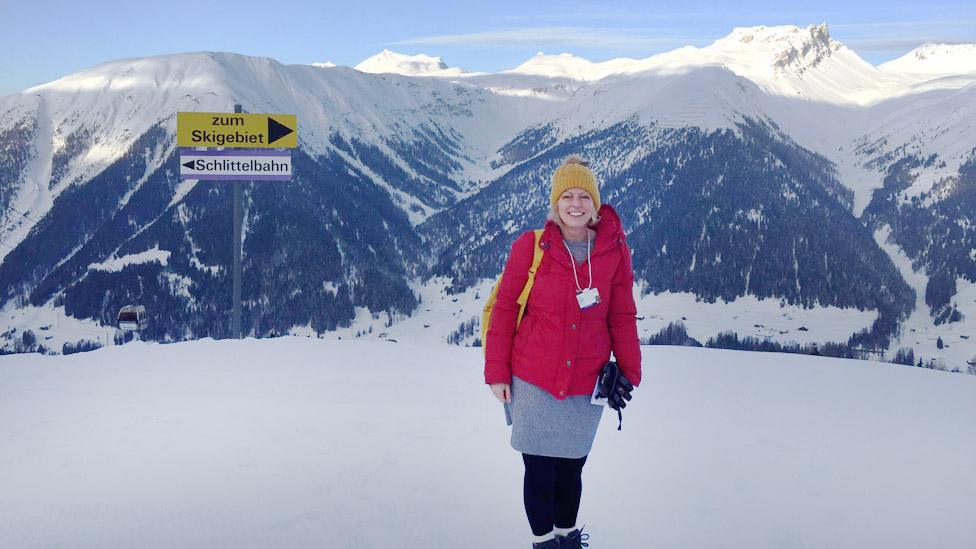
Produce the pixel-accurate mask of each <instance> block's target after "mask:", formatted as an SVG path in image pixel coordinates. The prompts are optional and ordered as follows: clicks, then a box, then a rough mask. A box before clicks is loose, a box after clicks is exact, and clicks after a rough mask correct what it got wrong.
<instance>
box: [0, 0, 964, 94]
mask: <svg viewBox="0 0 976 549" xmlns="http://www.w3.org/2000/svg"><path fill="white" fill-rule="evenodd" d="M822 22H826V23H828V24H829V26H830V33H831V36H833V38H834V39H835V40H839V41H841V42H843V43H844V44H846V45H847V46H848V47H850V48H851V49H853V50H854V51H856V52H857V53H858V54H860V55H861V57H863V58H864V59H865V60H867V61H868V62H871V63H874V64H878V63H881V62H884V61H887V60H890V59H894V58H895V57H898V56H900V55H902V54H904V53H906V52H908V51H910V50H911V49H913V48H914V47H916V46H918V45H920V44H922V43H925V42H948V43H960V42H976V2H973V1H972V0H969V1H950V2H941V1H940V0H935V2H934V3H929V4H927V5H923V4H922V3H921V2H918V1H917V0H914V1H906V0H890V1H884V2H882V1H869V2H854V1H846V2H842V1H835V0H825V1H816V2H803V3H795V4H791V3H788V2H782V1H765V0H742V1H740V2H734V3H733V2H730V3H718V2H700V1H697V0H683V1H680V2H672V1H666V2H665V1H653V2H602V3H595V2H573V1H562V2H554V1H544V2H526V1H524V0H522V1H508V0H502V1H491V2H465V1H463V0H454V1H438V2H432V1H422V2H417V1H414V2H409V1H398V2H370V1H349V0H347V1H345V2H342V3H337V2H329V1H325V2H321V1H320V2H315V1H311V0H274V1H269V0H266V1H264V2H257V1H254V0H241V1H238V2H233V3H230V2H216V1H214V2H201V1H200V0H195V1H192V2H191V1H187V0H170V1H167V2H158V3H155V4H142V3H138V2H132V0H126V1H121V0H105V1H98V0H94V1H91V2H67V1H61V2H54V1H50V0H33V1H32V0H0V51H2V52H3V54H2V55H0V74H2V75H3V76H2V81H0V95H6V94H9V93H15V92H18V91H21V90H23V89H25V88H27V87H30V86H33V85H36V84H40V83H43V82H47V81H50V80H54V79H56V78H58V77H60V76H64V75H66V74H69V73H71V72H75V71H78V70H81V69H84V68H86V67H90V66H93V65H97V64H99V63H102V62H105V61H111V60H114V59H121V58H129V57H143V56H149V55H159V54H167V53H179V52H187V51H201V50H215V51H232V52H237V53H243V54H246V55H260V56H267V57H272V58H275V59H277V60H278V61H281V62H283V63H313V62H318V61H327V60H328V61H332V62H334V63H337V64H340V65H350V66H352V65H356V64H357V63H359V62H360V61H362V60H363V59H365V58H367V57H369V56H371V55H373V54H375V53H377V52H379V51H380V50H382V49H383V48H388V49H391V50H394V51H399V52H402V53H408V54H416V53H426V54H429V55H436V56H440V57H441V58H443V59H444V61H445V62H446V63H447V64H448V65H451V66H456V67H463V68H465V69H467V70H470V71H498V70H504V69H508V68H512V67H515V66H517V65H518V64H520V63H521V62H523V61H525V60H526V59H528V58H529V57H530V56H531V55H533V54H534V53H536V52H538V51H545V52H546V53H561V52H570V53H573V54H576V55H579V56H582V57H586V58H588V59H591V60H593V61H603V60H606V59H611V58H614V57H635V58H641V57H647V56H648V55H652V54H654V53H658V52H662V51H668V50H672V49H674V48H677V47H680V46H684V45H692V46H699V47H700V46H706V45H708V44H710V43H711V42H712V41H714V40H716V39H718V38H721V37H722V36H725V35H726V34H728V33H729V32H730V31H731V30H732V29H733V28H734V27H741V26H754V25H786V24H789V25H797V26H801V27H805V26H807V25H810V24H817V23H822Z"/></svg>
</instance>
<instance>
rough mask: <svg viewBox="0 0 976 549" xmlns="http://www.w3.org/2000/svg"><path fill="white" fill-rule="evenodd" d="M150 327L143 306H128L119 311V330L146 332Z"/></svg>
mask: <svg viewBox="0 0 976 549" xmlns="http://www.w3.org/2000/svg"><path fill="white" fill-rule="evenodd" d="M148 326H149V319H148V318H147V317H146V308H145V307H143V306H142V305H126V306H125V307H122V308H121V309H119V328H120V329H122V330H126V331H139V330H145V329H146V328H147V327H148Z"/></svg>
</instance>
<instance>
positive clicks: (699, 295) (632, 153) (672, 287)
mask: <svg viewBox="0 0 976 549" xmlns="http://www.w3.org/2000/svg"><path fill="white" fill-rule="evenodd" d="M369 61H370V63H369V64H367V66H366V67H365V68H370V70H376V71H377V72H380V73H381V74H373V73H370V72H364V71H362V70H354V69H350V68H347V67H327V68H326V67H316V66H307V65H288V66H286V65H282V64H280V63H277V62H275V61H273V60H270V59H264V58H252V57H244V56H239V55H234V54H225V53H195V54H183V55H174V56H163V57H154V58H147V59H135V60H124V61H117V62H112V63H107V64H104V65H100V66H98V67H94V68H92V69H89V70H86V71H81V72H79V73H77V74H73V75H69V76H67V77H65V78H63V79H60V80H58V81H55V82H52V83H50V84H46V85H43V86H38V87H36V88H32V89H30V90H26V91H25V92H23V93H21V94H15V95H12V96H7V97H4V98H0V144H2V145H0V147H2V148H0V174H2V175H3V185H2V186H0V204H2V205H3V206H4V209H3V211H2V212H0V239H2V240H0V242H2V243H3V246H2V247H0V254H2V255H0V257H2V259H3V261H2V263H0V284H2V287H3V289H4V294H3V295H2V296H0V301H2V302H3V303H4V305H3V307H4V309H3V311H4V314H7V315H8V319H9V320H8V321H9V323H10V329H7V330H5V332H4V334H3V335H4V337H5V338H6V340H7V341H8V344H7V346H8V348H13V347H14V346H15V344H14V340H17V341H18V343H17V345H19V347H18V348H22V349H24V348H29V347H30V346H28V345H25V343H24V341H23V339H24V336H23V333H24V330H25V329H26V328H28V327H30V328H32V336H31V337H34V338H36V336H37V335H38V334H39V333H40V332H39V330H40V327H41V326H48V327H49V328H48V330H46V331H47V332H48V333H47V334H41V337H40V338H39V339H37V340H36V341H33V343H34V344H35V345H34V346H35V347H36V344H44V341H47V342H48V343H47V345H46V347H47V348H51V347H52V346H55V347H56V346H58V345H57V344H58V343H59V342H68V343H70V342H72V341H76V340H78V339H83V338H81V337H74V336H72V337H71V338H68V337H61V336H54V335H52V333H53V330H54V329H55V328H56V329H61V330H62V331H64V333H68V332H70V331H71V330H73V329H75V328H67V327H68V326H78V325H77V322H79V321H78V320H74V319H72V318H71V317H74V318H77V319H90V320H88V321H86V322H91V321H94V322H95V325H96V326H97V325H98V323H101V324H106V325H107V324H111V322H112V316H113V314H114V311H117V310H118V307H120V306H121V305H122V304H125V303H127V302H130V301H138V302H142V303H145V304H148V305H149V306H150V309H151V310H152V311H153V313H152V314H153V328H152V329H151V330H150V333H149V334H147V335H148V336H149V337H152V338H155V339H164V340H166V339H169V340H178V339H185V338H194V337H202V336H205V335H214V336H220V335H222V334H223V333H224V330H225V325H226V319H225V315H226V311H227V308H228V307H229V298H228V297H227V295H225V294H226V292H227V277H228V273H227V271H226V265H227V264H228V262H229V252H230V250H229V246H228V243H229V241H230V237H229V230H230V227H229V224H230V223H229V218H227V216H229V215H230V214H229V210H228V204H229V203H228V202H227V201H228V200H229V198H228V195H227V190H226V187H224V186H221V185H220V184H214V183H197V182H194V181H188V182H181V181H179V180H178V178H177V177H176V175H175V174H177V173H178V170H177V167H176V158H177V156H176V152H175V143H174V139H173V133H174V129H175V127H174V124H175V122H174V119H175V113H176V112H178V111H182V110H202V111H227V110H230V108H231V107H232V106H233V105H234V104H235V103H236V104H242V105H244V107H245V109H246V110H247V111H251V112H288V113H296V114H297V115H298V120H299V149H298V150H296V152H295V155H296V160H295V177H294V179H293V181H292V182H291V183H288V184H282V185H265V184H256V185H254V186H251V187H249V188H248V189H247V191H246V204H247V206H246V213H245V231H246V234H245V240H244V252H245V253H244V257H245V295H246V296H250V297H246V298H245V300H246V302H245V310H246V315H247V318H245V326H246V330H247V331H248V332H249V333H253V334H257V335H265V334H270V333H282V332H285V331H292V332H300V333H321V332H322V331H324V330H329V331H335V330H340V331H344V333H347V334H348V335H350V336H358V335H364V334H369V333H381V332H384V333H392V330H393V329H394V326H395V325H396V324H397V323H398V322H406V321H407V320H406V319H407V318H408V317H409V319H410V321H418V322H420V323H422V324H424V325H427V326H441V327H442V328H443V329H441V328H438V329H437V333H436V334H434V337H435V339H438V338H439V339H440V340H443V339H450V340H452V341H455V342H463V343H471V342H472V341H473V334H474V333H475V332H476V330H473V329H472V326H473V322H475V320H473V319H474V318H475V317H477V316H478V315H477V311H478V310H479V303H478V301H479V300H480V296H481V295H482V294H483V293H484V285H485V284H486V282H487V281H488V280H490V279H491V278H493V277H494V275H495V274H496V273H497V272H498V270H499V269H500V267H501V262H502V260H503V258H504V256H505V253H506V251H507V246H508V244H509V243H510V242H511V240H512V239H514V238H515V236H517V234H518V231H519V230H521V229H524V228H530V227H533V226H537V225H538V224H539V223H541V220H542V218H543V217H544V211H545V203H544V202H545V201H544V192H543V189H544V187H545V186H546V185H547V181H548V177H549V174H550V173H551V171H552V169H553V167H554V166H555V165H556V163H558V162H559V160H560V158H562V157H563V156H565V155H566V154H568V153H570V152H582V153H583V154H584V155H586V156H588V157H589V158H591V160H593V167H594V169H595V170H596V172H597V174H598V175H599V176H600V178H601V180H602V181H603V185H604V186H605V195H606V197H607V199H608V201H609V202H610V203H613V204H615V205H616V206H617V207H618V209H619V210H620V211H621V213H622V214H623V218H624V222H625V225H626V226H627V227H626V228H627V230H628V233H629V234H630V239H631V245H632V247H633V249H634V258H635V267H636V268H637V270H638V272H639V276H640V278H641V280H640V284H639V291H638V293H639V295H638V299H639V300H640V302H641V307H642V318H643V320H642V322H643V324H642V336H646V337H647V338H648V340H651V339H653V338H654V337H656V336H655V334H657V333H658V332H659V331H662V330H663V329H664V328H666V327H667V325H668V324H669V323H670V322H672V321H682V322H683V323H684V329H686V330H687V332H688V334H690V336H691V337H692V338H694V339H697V340H699V341H700V342H702V343H705V342H706V340H714V343H715V344H724V343H722V342H721V341H726V340H721V341H719V339H716V338H717V337H718V336H719V334H720V332H727V331H733V332H735V333H736V334H738V336H739V337H742V338H745V337H747V336H749V337H753V338H759V340H761V341H766V342H767V343H769V344H771V345H772V344H776V345H794V344H798V345H809V344H812V343H820V344H821V345H824V344H827V343H831V344H836V345H839V346H838V347H836V349H835V351H836V352H839V353H853V352H855V351H854V350H857V351H856V352H857V353H859V354H857V356H867V355H868V354H870V353H875V354H874V355H873V356H875V357H877V356H879V355H880V354H881V353H885V355H884V356H885V358H887V359H891V358H893V356H894V353H895V351H896V350H897V349H898V348H900V347H905V348H906V351H907V349H914V350H915V351H916V353H917V354H918V356H921V357H924V358H925V359H926V360H930V359H933V358H942V359H944V360H945V361H946V364H947V365H949V364H951V365H952V367H958V368H961V369H963V370H964V369H965V361H966V360H969V359H971V358H973V355H976V341H973V340H970V339H969V338H968V336H967V333H968V332H971V331H972V329H971V326H972V325H973V324H972V322H974V321H976V310H974V309H973V308H972V306H971V304H970V302H972V300H971V299H970V300H968V301H967V297H966V296H968V295H969V294H968V293H967V292H969V289H968V288H969V286H968V285H969V284H972V283H974V282H976V257H973V254H972V253H971V250H972V249H973V246H974V243H976V237H974V227H976V220H974V219H973V212H974V211H976V208H970V204H971V198H970V196H971V189H972V188H973V185H974V184H976V183H974V181H973V177H974V176H973V174H974V171H973V170H972V168H971V166H972V165H973V164H974V163H976V150H974V149H973V147H972V143H974V142H976V135H974V134H973V132H974V131H976V130H974V129H973V128H974V127H976V125H974V124H973V120H974V118H976V114H974V111H973V105H974V104H976V101H974V94H976V85H974V84H973V83H972V82H971V81H970V80H967V78H969V77H968V76H967V75H966V74H965V71H963V70H960V75H958V76H956V77H947V76H945V75H944V74H941V73H940V75H939V76H938V77H937V78H934V79H929V80H924V79H919V78H918V77H917V76H913V77H908V76H904V75H899V74H892V73H889V72H884V71H881V70H879V69H878V68H875V67H872V66H870V65H868V64H867V63H865V62H864V61H863V60H861V59H860V58H859V57H857V55H856V54H855V53H854V52H852V51H851V50H849V49H848V48H846V47H845V46H844V45H843V44H840V43H838V42H837V41H835V40H833V39H832V38H831V37H830V36H829V33H828V31H827V28H826V26H825V25H817V26H811V27H807V28H806V29H802V28H797V27H753V28H742V29H736V30H735V31H733V32H732V33H731V34H730V35H729V36H727V37H725V38H723V39H721V40H718V41H716V42H715V43H714V44H712V45H711V46H708V47H705V48H690V47H686V48H680V49H678V50H675V51H673V52H668V53H664V54H659V55H656V56H651V57H649V58H646V59H643V60H626V59H616V60H612V61H608V62H604V63H590V62H589V61H586V60H583V59H580V58H577V57H573V56H571V55H559V56H545V55H540V56H536V57H534V58H533V59H531V60H529V61H528V62H527V63H525V64H523V65H522V66H520V67H518V68H517V69H515V70H512V71H505V72H501V73H497V74H473V73H464V72H462V71H460V70H453V69H449V68H446V65H444V64H443V62H441V61H440V60H439V59H437V58H433V57H427V56H400V55H399V54H394V53H392V52H383V53H382V54H380V55H378V56H376V57H374V58H372V59H371V60H369ZM364 63H365V62H364ZM371 67H372V68H371ZM391 73H396V74H391ZM402 73H407V74H411V75H414V76H405V75H404V74H402ZM421 74H423V75H424V76H423V77H417V75H421ZM364 211H369V212H370V215H369V216H363V215H362V214H361V212H364ZM908 219H911V222H908V221H907V220H908ZM879 235H884V237H881V236H879ZM933 281H934V282H933ZM921 294H924V297H919V295H921ZM445 298H446V299H448V303H459V304H460V305H458V306H457V308H456V309H453V310H449V309H450V307H448V309H443V308H440V307H439V306H436V305H435V304H436V303H438V302H440V301H441V300H442V299H445ZM751 300H755V302H753V301H751ZM44 311H47V312H44ZM437 311H440V312H437ZM775 311H779V314H777V313H776V312H775ZM811 311H816V313H811ZM446 314H449V315H450V316H449V318H446V317H444V316H443V315H446ZM811 314H813V316H810V315H811ZM66 315H68V316H66ZM432 315H433V316H432ZM437 315H442V316H437ZM746 319H749V320H746ZM797 319H806V320H805V321H802V323H801V322H800V321H798V320H797ZM840 319H844V320H843V321H841V320H840ZM808 324H809V325H808ZM50 326H54V328H50ZM62 326H63V327H62ZM85 326H87V325H85ZM813 326H816V327H818V329H817V330H815V333H810V332H811V328H812V327H813ZM15 329H16V330H19V331H16V330H15ZM77 330H80V331H82V332H84V331H85V330H88V328H84V327H77ZM77 333H78V332H74V334H75V335H77ZM86 333H88V332H86ZM93 333H94V335H96V336H97V335H99V334H102V332H99V331H97V330H96V331H95V332H93ZM426 333H427V334H431V333H433V332H430V331H427V332H426ZM909 334H925V337H922V338H918V339H916V338H913V337H911V336H910V335H909ZM102 335H104V334H102ZM930 336H931V339H928V338H929V337H930ZM964 336H966V337H964ZM48 337H50V338H51V339H46V338H48ZM940 337H941V338H942V345H941V346H939V345H937V341H936V340H937V339H938V338H940ZM18 338H19V339H18ZM59 338H60V339H59ZM92 339H93V337H92ZM726 343H727V341H726ZM752 344H753V343H749V345H752ZM838 349H845V350H838Z"/></svg>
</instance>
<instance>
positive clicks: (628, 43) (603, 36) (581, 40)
mask: <svg viewBox="0 0 976 549" xmlns="http://www.w3.org/2000/svg"><path fill="white" fill-rule="evenodd" d="M700 42H711V40H709V39H700V38H675V37H670V36H646V35H645V36H642V35H638V34H634V33H633V31H632V30H630V29H604V28H592V27H534V28H522V29H510V30H497V31H486V32H472V33H466V34H442V35H436V36H424V37H419V38H410V39H407V40H400V41H397V42H391V43H390V44H393V45H465V46H472V45H485V46H542V45H566V46H588V47H645V46H661V45H669V44H690V43H700Z"/></svg>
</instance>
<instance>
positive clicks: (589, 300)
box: [576, 288, 600, 310]
mask: <svg viewBox="0 0 976 549" xmlns="http://www.w3.org/2000/svg"><path fill="white" fill-rule="evenodd" d="M576 301H578V302H579V308H580V310H583V309H588V308H590V307H592V306H594V305H596V304H597V303H599V302H600V292H599V290H597V289H596V288H587V289H585V290H583V291H582V292H580V293H578V294H576Z"/></svg>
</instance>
